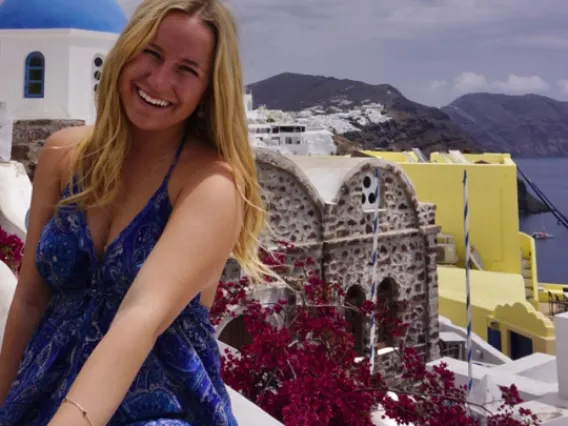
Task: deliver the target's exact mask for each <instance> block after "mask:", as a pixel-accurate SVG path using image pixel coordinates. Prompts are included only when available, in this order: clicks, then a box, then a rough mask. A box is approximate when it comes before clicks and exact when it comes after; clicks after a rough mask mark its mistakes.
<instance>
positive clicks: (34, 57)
mask: <svg viewBox="0 0 568 426" xmlns="http://www.w3.org/2000/svg"><path fill="white" fill-rule="evenodd" d="M44 86H45V58H44V56H43V55H42V54H41V52H32V53H30V54H29V55H28V57H27V58H26V79H25V85H24V97H25V98H43V95H44Z"/></svg>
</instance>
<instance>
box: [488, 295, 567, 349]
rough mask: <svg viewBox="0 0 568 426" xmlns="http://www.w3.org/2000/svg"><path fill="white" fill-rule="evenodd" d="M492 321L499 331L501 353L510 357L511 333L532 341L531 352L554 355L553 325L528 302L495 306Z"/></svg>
mask: <svg viewBox="0 0 568 426" xmlns="http://www.w3.org/2000/svg"><path fill="white" fill-rule="evenodd" d="M492 319H493V320H494V321H495V322H496V323H497V327H498V328H499V330H500V331H501V351H502V352H503V353H504V354H506V355H509V356H510V355H511V345H510V340H511V339H510V335H509V332H511V331H513V332H516V333H518V334H521V335H523V336H525V337H529V338H531V340H532V346H533V352H542V353H547V354H555V353H556V338H555V333H554V324H553V323H552V321H550V319H548V318H547V317H545V316H544V314H543V313H542V312H538V311H537V310H536V309H534V307H533V306H532V305H531V304H530V303H528V302H517V303H506V304H503V305H499V306H497V308H496V309H495V312H494V314H493V316H492Z"/></svg>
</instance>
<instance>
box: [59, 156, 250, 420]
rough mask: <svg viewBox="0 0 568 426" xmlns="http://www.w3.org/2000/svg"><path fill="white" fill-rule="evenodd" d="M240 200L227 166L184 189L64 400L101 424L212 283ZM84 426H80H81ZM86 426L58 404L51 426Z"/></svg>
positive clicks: (235, 225) (236, 228) (236, 222)
mask: <svg viewBox="0 0 568 426" xmlns="http://www.w3.org/2000/svg"><path fill="white" fill-rule="evenodd" d="M242 211H243V200H242V198H241V197H240V195H239V192H238V190H237V187H236V185H235V183H234V180H233V176H232V173H231V172H230V170H229V169H228V167H227V166H225V165H213V166H212V167H210V169H209V170H208V171H207V173H206V175H205V176H203V177H202V178H200V179H199V182H189V181H188V184H187V185H186V187H185V188H184V189H183V191H182V193H181V194H180V195H179V197H178V198H177V200H176V201H175V205H174V209H173V212H172V215H171V217H170V220H169V222H168V224H167V226H166V228H165V230H164V232H163V234H162V236H161V237H160V239H159V241H158V243H157V244H156V246H155V247H154V249H153V250H152V252H151V253H150V255H149V256H148V259H147V260H146V262H145V263H144V265H143V267H142V268H141V270H140V272H139V273H138V275H137V277H136V279H135V280H134V282H133V284H132V287H131V288H130V290H129V291H128V293H127V294H126V296H125V298H124V300H123V302H122V304H121V306H120V308H119V310H118V312H117V314H116V317H115V318H114V320H113V322H112V324H111V326H110V329H109V331H108V332H107V334H106V335H105V336H104V338H103V339H102V340H101V342H100V343H99V344H98V345H97V347H96V348H95V350H94V351H93V353H92V354H91V356H90V357H89V359H88V360H87V362H86V363H85V365H84V366H83V368H82V370H81V372H80V373H79V375H78V377H77V379H76V380H75V382H74V383H73V386H72V387H71V389H70V390H69V393H68V395H67V398H68V399H69V400H70V401H73V402H75V403H77V404H79V405H80V406H82V407H83V408H84V409H85V410H86V411H87V413H88V415H87V417H88V418H89V421H90V422H91V424H92V425H93V426H99V425H100V426H103V425H106V424H107V423H108V422H109V420H110V418H111V417H112V415H113V414H114V412H115V411H116V409H117V408H118V406H119V405H120V403H121V401H122V400H123V398H124V396H125V395H126V392H127V391H128V389H129V387H130V385H131V383H132V381H133V380H134V378H135V376H136V374H137V373H138V371H139V370H140V367H141V366H142V363H143V362H144V360H145V359H146V357H147V356H148V354H149V352H150V351H151V350H152V348H153V346H154V343H155V342H156V339H157V338H158V336H159V335H160V334H162V333H163V332H164V331H165V330H166V329H167V328H168V327H169V326H170V324H171V323H172V322H173V321H174V320H175V318H176V317H177V316H178V315H179V314H180V313H181V311H182V310H183V309H184V308H185V307H186V306H187V304H188V303H189V301H190V300H191V299H193V298H194V297H195V296H196V295H197V294H198V293H199V292H200V291H201V290H202V289H204V288H205V287H207V286H209V285H212V284H216V283H217V282H218V280H219V277H220V276H221V273H222V271H223V268H224V266H225V262H226V261H227V258H228V257H229V255H230V253H231V251H232V249H233V246H234V245H235V242H236V240H237V238H238V235H239V232H240V230H241V226H242ZM81 422H83V423H81ZM71 424H72V425H81V424H85V426H88V424H89V422H87V421H86V420H82V419H81V412H80V411H79V409H78V408H77V407H75V406H73V404H62V405H61V407H60V408H59V410H58V411H57V413H56V415H55V416H54V418H53V419H52V421H51V422H50V423H49V426H68V425H71Z"/></svg>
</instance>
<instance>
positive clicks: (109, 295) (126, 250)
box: [0, 145, 237, 426]
mask: <svg viewBox="0 0 568 426" xmlns="http://www.w3.org/2000/svg"><path fill="white" fill-rule="evenodd" d="M180 151H181V145H180V148H179V149H178V151H177V153H176V157H175V160H174V162H173V163H172V165H171V166H170V168H169V170H168V172H167V174H166V176H165V178H164V180H163V182H162V184H161V185H160V187H159V188H158V189H157V190H156V192H155V193H154V195H152V197H151V198H150V199H149V200H148V202H147V204H146V206H145V207H144V208H143V209H142V210H141V211H140V212H139V213H138V214H137V215H136V217H135V218H134V219H133V220H132V222H131V223H130V224H129V225H128V226H127V227H126V228H125V229H124V230H123V231H122V232H121V233H120V234H119V235H118V236H117V237H116V238H115V239H114V240H113V241H112V242H111V243H110V244H109V246H108V247H107V249H106V251H105V253H104V255H103V258H102V260H100V261H99V260H98V259H97V255H96V253H95V249H94V244H93V240H92V238H91V235H90V233H89V230H88V226H87V221H86V215H85V213H84V212H83V211H81V210H79V209H77V208H61V209H59V210H58V212H57V213H56V214H55V215H54V217H53V218H52V219H51V220H50V221H49V222H48V223H47V224H46V226H45V228H44V229H43V231H42V234H41V238H40V241H39V243H38V247H37V252H36V266H37V269H38V271H39V273H40V275H41V277H42V278H43V279H44V280H45V282H46V283H47V284H48V285H49V286H50V287H51V288H52V290H53V295H52V298H51V300H50V302H49V305H48V308H47V311H46V313H45V316H44V318H43V319H42V321H41V322H40V324H39V326H38V328H37V330H36V332H35V333H34V335H33V337H32V339H31V341H30V342H29V344H28V346H27V348H26V351H25V353H24V357H23V360H22V362H21V365H20V368H19V371H18V375H17V378H16V380H15V382H14V383H13V385H12V387H11V389H10V392H9V394H8V396H7V398H6V401H5V404H4V406H3V407H2V408H0V426H44V425H46V424H47V423H48V422H49V420H50V419H51V418H52V416H53V415H54V414H55V412H56V410H57V409H58V407H59V405H60V404H61V401H62V400H63V398H64V396H65V395H66V394H67V391H68V390H69V388H70V387H71V385H72V383H73V381H74V380H75V378H76V377H77V375H78V373H79V372H80V370H81V367H82V366H83V364H84V363H85V362H86V360H87V358H88V357H89V355H90V354H91V352H92V351H93V350H94V349H95V347H96V346H97V344H98V343H99V342H100V340H101V339H102V338H103V336H104V335H105V333H106V332H107V330H108V328H109V326H110V324H111V321H112V319H113V317H114V316H115V314H116V312H117V310H118V307H119V305H120V303H121V301H122V299H123V298H124V296H125V294H126V292H127V291H128V288H129V287H130V285H131V283H132V282H133V281H134V278H135V277H136V274H137V273H138V271H139V270H140V268H141V267H142V265H143V264H144V261H145V260H146V258H147V257H148V255H149V254H150V251H151V250H152V248H153V247H154V245H155V244H156V242H157V241H158V239H159V238H160V235H161V234H162V232H163V230H164V228H165V226H166V223H167V221H168V218H169V216H170V213H171V211H172V205H171V203H170V199H169V195H168V180H169V177H170V174H171V172H172V170H173V168H174V166H175V164H176V162H177V160H178V158H179V154H180ZM73 184H74V185H76V182H74V183H73ZM69 195H70V190H69V185H68V186H67V187H66V188H65V189H64V191H63V194H62V196H63V197H69ZM157 284H158V285H159V283H157ZM220 359H221V357H220V351H219V347H218V345H217V341H216V340H215V337H214V330H213V327H212V326H211V323H210V322H209V311H208V309H207V308H205V307H204V306H202V305H201V304H200V302H199V296H197V297H196V298H195V299H194V300H192V301H191V302H190V303H189V304H188V306H187V307H186V308H185V309H184V311H183V312H182V313H181V315H180V316H179V317H178V318H177V319H176V320H175V321H174V322H173V323H172V325H171V326H170V327H169V328H168V329H167V331H166V332H164V333H163V334H162V335H161V336H160V337H159V338H158V340H157V342H156V344H155V346H154V348H153V349H152V351H151V352H150V354H149V356H148V358H147V359H146V361H145V362H144V364H143V366H142V368H141V369H140V371H139V372H138V374H137V376H136V377H135V379H134V381H133V383H132V385H131V386H130V389H129V391H128V393H127V394H126V396H125V398H124V400H123V401H122V403H121V405H120V407H119V408H118V410H117V411H116V413H115V414H114V416H113V417H112V419H111V421H110V422H109V425H110V426H119V425H120V426H126V425H128V426H236V425H237V422H236V420H235V418H234V416H233V413H232V410H231V403H230V400H229V396H228V393H227V390H226V388H225V385H224V383H223V381H222V379H221V374H220V373H221V372H220V370H221V368H220ZM82 403H83V404H84V405H86V406H87V407H88V401H82ZM78 419H79V417H78Z"/></svg>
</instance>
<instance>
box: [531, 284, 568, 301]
mask: <svg viewBox="0 0 568 426" xmlns="http://www.w3.org/2000/svg"><path fill="white" fill-rule="evenodd" d="M538 287H539V293H538V296H539V302H541V303H548V292H549V291H550V293H551V294H552V295H553V296H554V295H556V296H558V297H560V298H561V299H562V298H563V297H564V289H568V284H552V283H538Z"/></svg>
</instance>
